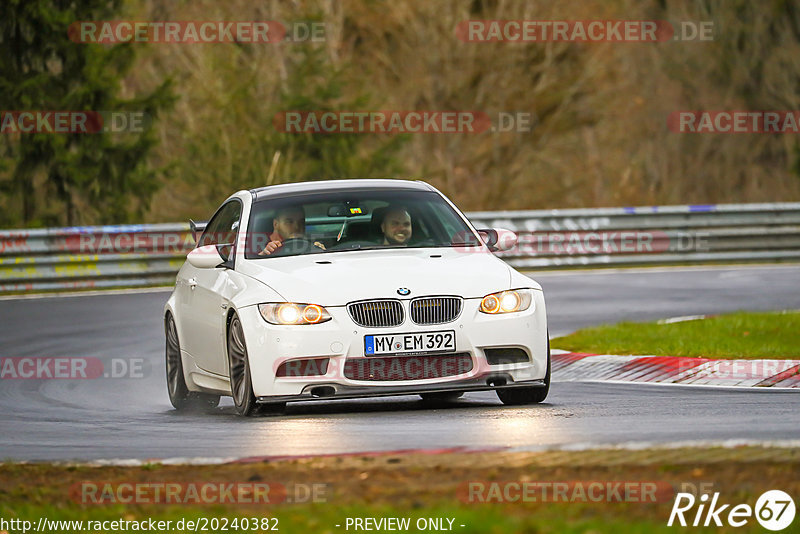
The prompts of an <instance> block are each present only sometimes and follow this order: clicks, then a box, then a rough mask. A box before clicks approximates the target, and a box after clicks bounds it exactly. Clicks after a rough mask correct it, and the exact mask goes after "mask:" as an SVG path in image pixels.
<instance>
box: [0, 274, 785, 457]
mask: <svg viewBox="0 0 800 534" xmlns="http://www.w3.org/2000/svg"><path fill="white" fill-rule="evenodd" d="M534 278H536V279H537V280H539V281H540V282H541V284H542V286H543V287H544V289H545V293H546V298H547V304H548V316H549V320H550V331H551V333H552V334H554V335H558V334H562V333H566V332H569V331H571V330H574V329H576V328H580V327H582V326H587V325H593V324H599V323H604V322H617V321H619V320H623V319H631V320H650V319H656V318H662V317H670V316H676V315H689V314H702V313H719V312H725V311H734V310H739V309H748V310H777V309H790V308H791V309H800V266H775V267H741V268H740V267H730V268H708V269H695V268H691V269H667V270H646V271H645V270H642V271H624V272H613V271H594V272H590V271H580V272H577V271H576V272H558V273H542V274H539V275H534ZM167 296H168V293H167V292H152V293H135V294H124V295H99V296H80V297H68V298H58V297H54V298H42V299H29V300H0V356H3V357H9V356H36V357H38V356H90V357H96V358H100V359H102V360H104V361H108V360H109V359H111V358H119V359H122V360H126V361H130V360H132V359H134V360H135V359H140V361H142V362H143V375H144V377H143V378H126V379H112V378H106V379H96V380H8V379H5V380H0V429H2V431H1V432H0V458H2V459H31V460H44V459H95V458H168V457H242V456H260V455H270V456H272V455H298V454H330V453H342V452H361V451H375V450H397V449H417V448H443V447H459V446H460V447H472V448H484V447H514V448H521V449H525V448H538V447H549V446H572V445H576V444H617V443H626V442H633V441H636V442H639V441H647V442H657V443H663V442H668V441H684V440H730V439H744V440H754V441H755V440H766V441H771V440H786V439H795V440H796V439H800V392H797V391H791V392H777V391H764V390H756V391H748V390H720V389H718V388H717V389H712V388H701V387H670V386H653V385H634V384H622V385H618V384H599V383H558V382H556V383H555V384H554V385H553V387H552V388H551V393H550V397H548V400H547V402H546V403H545V404H543V405H539V406H533V407H525V408H509V407H504V406H503V405H502V404H500V402H499V401H498V400H497V397H496V396H495V395H494V394H493V393H491V392H484V393H472V394H468V395H467V396H465V397H464V398H463V399H462V400H459V401H457V402H455V403H451V404H448V405H445V406H438V407H432V406H430V405H426V404H424V403H422V402H421V401H420V400H418V397H411V396H409V397H395V398H388V399H386V398H384V399H370V400H362V401H345V400H342V401H330V402H325V403H300V404H294V405H290V406H289V408H288V410H287V413H286V414H285V415H282V416H267V417H262V418H258V419H242V418H239V417H236V416H234V415H233V410H232V405H231V403H230V401H229V400H224V401H223V404H222V407H221V408H220V409H218V410H216V412H215V413H212V414H207V415H179V414H177V413H175V412H174V411H173V410H172V409H171V406H170V405H169V400H168V399H167V395H166V391H165V388H166V386H165V379H164V372H163V333H162V326H161V325H162V323H161V315H160V314H161V309H162V307H163V304H164V302H165V300H166V298H167ZM557 379H558V377H557V376H555V377H554V380H556V381H557Z"/></svg>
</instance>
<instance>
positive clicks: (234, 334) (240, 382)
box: [228, 315, 260, 417]
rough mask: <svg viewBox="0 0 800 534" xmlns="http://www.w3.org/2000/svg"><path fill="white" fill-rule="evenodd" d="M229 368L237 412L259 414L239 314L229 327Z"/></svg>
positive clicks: (249, 414)
mask: <svg viewBox="0 0 800 534" xmlns="http://www.w3.org/2000/svg"><path fill="white" fill-rule="evenodd" d="M228 369H229V376H230V380H231V397H233V404H234V405H235V406H236V412H237V413H238V414H239V415H241V416H244V417H252V416H254V415H258V414H259V412H260V410H259V406H258V404H257V403H256V396H255V395H254V394H253V381H252V378H251V377H250V360H249V358H248V357H247V345H246V344H245V341H244V331H243V330H242V322H241V321H240V320H239V316H238V315H234V316H233V317H232V318H231V322H230V326H229V327H228Z"/></svg>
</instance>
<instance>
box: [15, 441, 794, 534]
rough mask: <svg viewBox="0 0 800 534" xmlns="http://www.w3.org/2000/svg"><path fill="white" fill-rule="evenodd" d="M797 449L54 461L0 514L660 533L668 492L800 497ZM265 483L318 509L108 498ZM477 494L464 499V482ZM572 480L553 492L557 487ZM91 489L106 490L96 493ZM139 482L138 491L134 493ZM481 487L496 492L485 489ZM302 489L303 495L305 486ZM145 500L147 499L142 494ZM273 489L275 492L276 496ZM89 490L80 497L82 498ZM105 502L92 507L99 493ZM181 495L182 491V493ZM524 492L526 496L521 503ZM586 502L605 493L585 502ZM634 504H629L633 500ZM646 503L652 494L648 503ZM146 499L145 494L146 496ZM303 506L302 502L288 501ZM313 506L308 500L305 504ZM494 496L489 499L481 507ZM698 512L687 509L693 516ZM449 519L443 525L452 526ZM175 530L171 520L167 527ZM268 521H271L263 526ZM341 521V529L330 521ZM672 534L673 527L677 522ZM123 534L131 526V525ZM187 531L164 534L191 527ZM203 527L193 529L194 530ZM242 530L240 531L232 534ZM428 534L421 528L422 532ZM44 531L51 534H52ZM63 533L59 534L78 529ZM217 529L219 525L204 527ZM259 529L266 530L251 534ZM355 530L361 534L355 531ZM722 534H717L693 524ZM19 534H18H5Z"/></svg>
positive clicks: (283, 527)
mask: <svg viewBox="0 0 800 534" xmlns="http://www.w3.org/2000/svg"><path fill="white" fill-rule="evenodd" d="M798 475H800V450H798V449H788V448H762V447H738V448H682V449H663V450H634V451H632V450H597V451H580V452H565V451H553V452H539V453H504V452H493V453H466V454H448V455H420V454H384V455H377V456H353V457H323V458H309V459H300V460H289V461H277V462H258V463H249V464H226V465H217V466H165V465H150V466H145V467H85V466H71V467H70V466H61V465H52V464H27V465H25V464H4V465H0V482H2V483H0V518H2V519H4V520H6V521H8V520H9V519H12V518H16V519H24V520H29V521H32V522H33V523H34V524H36V523H37V522H38V519H39V518H40V517H45V518H47V519H49V520H56V519H60V520H83V521H86V520H115V519H127V520H143V519H148V518H152V519H154V520H162V521H166V520H171V521H173V522H177V521H179V520H180V519H184V520H186V519H194V520H198V519H200V518H206V520H210V519H211V518H225V519H227V520H228V521H232V520H233V519H234V518H264V517H269V518H276V519H277V527H278V529H277V530H278V531H279V532H288V533H294V532H298V533H299V532H315V533H319V534H324V533H337V532H354V531H355V529H354V528H353V526H350V528H347V518H348V517H349V518H366V517H370V518H376V519H380V518H389V517H394V518H408V519H409V521H410V525H411V528H408V530H407V531H408V532H417V531H419V530H420V529H418V528H417V526H416V524H417V521H418V520H420V519H430V518H433V519H438V520H440V521H441V525H442V526H443V527H448V528H441V529H439V530H452V531H455V532H463V533H479V532H480V533H503V534H507V533H509V532H537V533H590V532H593V533H605V532H614V533H618V532H621V533H648V534H651V533H661V532H664V533H667V532H675V528H676V527H674V526H673V527H668V526H667V520H668V518H669V514H670V511H671V509H672V505H673V501H674V496H675V492H676V491H686V490H691V489H692V488H703V489H704V491H705V492H706V493H712V492H720V500H721V502H724V503H734V504H739V503H745V504H749V505H750V506H754V505H755V502H756V500H757V498H758V497H759V496H760V495H761V494H762V493H763V492H764V491H767V490H770V489H781V490H783V491H785V492H787V493H789V495H794V496H795V498H796V496H798V495H800V476H798ZM254 482H259V483H265V484H269V485H270V487H271V488H273V489H274V488H275V487H277V486H278V485H282V486H284V487H285V488H286V489H287V495H289V496H290V497H291V496H292V495H297V494H298V491H297V488H308V487H311V486H314V485H317V486H318V487H324V488H325V490H324V491H322V492H319V493H317V495H318V496H320V495H324V498H323V499H317V500H318V502H308V501H309V499H306V500H305V502H294V503H287V502H283V503H274V502H271V503H268V504H265V503H263V502H262V503H259V504H244V503H241V502H238V503H229V502H226V503H218V502H216V503H215V502H208V503H203V504H198V503H197V502H190V503H182V504H175V503H171V504H165V503H152V502H129V503H120V502H113V501H114V500H115V499H116V498H117V497H115V496H118V495H119V494H120V490H121V488H123V484H131V485H133V484H137V483H138V484H140V485H147V484H150V485H156V484H159V483H173V484H175V483H179V484H182V486H181V487H182V488H187V487H188V485H189V484H196V485H200V484H203V483H213V484H218V483H254ZM476 482H477V483H480V484H483V486H480V488H481V489H479V490H477V491H472V492H470V491H471V490H470V488H471V487H472V488H473V490H474V488H475V487H474V486H470V485H469V484H470V483H476ZM626 482H627V483H631V484H634V485H637V484H638V485H639V487H641V484H643V483H647V484H655V485H656V486H657V487H658V488H659V490H658V491H656V492H654V493H649V494H648V497H645V496H644V495H645V494H643V493H637V492H636V491H634V492H633V493H628V494H627V495H628V496H626V493H625V491H622V492H621V493H620V494H619V496H621V497H622V498H621V499H618V498H616V496H615V495H614V492H613V491H609V492H606V491H601V492H600V493H599V494H598V493H594V494H591V493H589V492H588V491H585V492H584V491H581V492H578V491H577V489H578V488H584V489H585V488H587V487H588V484H589V483H601V485H602V487H604V488H607V487H609V486H608V484H612V485H613V484H616V483H626ZM523 483H529V484H536V483H539V484H551V486H550V490H551V493H549V495H550V498H549V499H545V501H546V502H542V496H543V495H544V493H543V492H542V491H533V492H531V493H528V494H525V493H523V492H522V491H521V490H520V489H519V488H520V487H521V486H520V484H523ZM564 483H567V484H569V488H570V489H569V490H568V491H566V493H563V494H561V495H560V496H558V497H556V494H555V491H554V488H555V484H564ZM87 484H89V485H91V486H90V487H91V488H94V487H97V488H103V487H105V485H108V488H111V489H108V490H102V491H100V492H99V493H98V492H97V491H94V490H91V491H89V492H87V491H86V487H87ZM140 487H141V486H140ZM490 488H497V491H495V492H492V491H491V490H490ZM299 493H303V492H302V491H301V492H299ZM148 494H149V495H151V496H152V495H153V493H152V492H149V493H148ZM273 494H274V492H273ZM87 495H88V496H89V498H88V499H87ZM103 495H105V496H106V497H109V498H110V500H111V501H112V502H106V503H104V504H96V503H92V502H91V499H92V498H95V497H98V496H103ZM181 495H182V496H183V497H186V496H187V495H188V493H184V492H182V493H181ZM524 495H527V497H524ZM592 495H593V496H594V497H597V495H601V496H602V498H601V499H600V500H597V501H593V500H592ZM631 495H632V496H633V497H630V496H631ZM650 495H652V496H653V497H652V498H650V497H649V496H650ZM151 500H152V498H151ZM297 500H303V499H296V498H295V501H297ZM310 500H313V499H310ZM481 501H491V502H481ZM696 508H697V507H695V508H694V509H692V515H691V517H690V516H688V515H687V518H689V519H690V521H691V519H692V518H693V517H694V516H693V514H694V512H696ZM448 520H452V523H450V522H449V521H448ZM173 524H174V523H173ZM270 525H274V522H273V523H270ZM337 525H338V526H337ZM678 528H680V527H678ZM129 530H130V529H129ZM189 530H193V529H184V530H177V529H175V528H172V529H171V530H169V531H170V532H181V531H189ZM198 530H199V531H202V529H198ZM228 530H229V531H233V532H243V531H244V530H243V529H241V528H237V529H235V530H234V529H231V528H228ZM430 530H434V529H430V528H428V531H430ZM721 530H722V531H727V532H734V531H735V532H755V531H762V530H763V529H761V527H760V525H759V524H758V522H757V521H756V520H755V519H754V518H751V519H750V520H749V522H748V523H747V525H746V526H745V527H744V528H739V529H735V528H732V527H724V528H722V529H721ZM51 531H52V530H51ZM75 531H78V530H77V529H75V528H62V529H60V530H59V532H75ZM208 531H211V532H222V531H224V529H223V528H222V527H221V525H217V527H216V528H213V529H211V528H209V530H208ZM247 531H250V532H259V531H264V532H266V531H267V530H266V529H262V528H258V529H253V528H252V527H251V528H250V529H249V530H247ZM362 531H363V530H362ZM692 531H698V532H712V531H713V532H719V531H720V529H719V528H706V529H703V528H692ZM10 532H16V530H10Z"/></svg>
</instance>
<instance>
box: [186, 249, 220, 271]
mask: <svg viewBox="0 0 800 534" xmlns="http://www.w3.org/2000/svg"><path fill="white" fill-rule="evenodd" d="M186 259H187V260H189V263H191V264H192V265H193V266H195V267H197V268H198V269H213V268H214V267H218V266H219V265H220V264H221V263H224V262H225V259H224V258H223V257H222V256H220V253H219V250H218V249H217V245H205V246H203V247H198V248H196V249H194V250H193V251H191V252H190V253H189V254H188V255H187V256H186Z"/></svg>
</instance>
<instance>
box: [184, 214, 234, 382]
mask: <svg viewBox="0 0 800 534" xmlns="http://www.w3.org/2000/svg"><path fill="white" fill-rule="evenodd" d="M241 215H242V205H241V202H239V201H238V200H232V201H230V202H228V203H227V204H225V205H223V206H222V207H221V208H220V209H219V210H217V213H216V214H214V217H212V218H211V220H210V221H209V223H208V225H207V226H206V230H205V231H204V232H203V235H202V237H201V238H200V240H199V241H198V247H200V246H204V245H230V247H227V248H226V249H223V250H228V251H229V255H230V258H233V257H234V248H233V247H234V244H235V243H236V236H237V234H238V230H239V220H240V218H241ZM186 267H187V268H186V273H185V276H184V277H183V279H182V280H178V283H182V284H184V285H185V287H184V291H183V293H184V295H185V298H183V299H181V300H180V304H179V305H180V307H181V310H180V315H181V317H182V320H183V323H184V324H183V328H182V329H181V330H182V332H181V336H182V337H181V344H182V345H183V346H184V347H185V350H186V351H187V352H188V353H189V354H191V356H192V357H193V358H194V360H195V363H196V364H197V366H198V367H200V368H201V369H203V370H205V371H209V372H211V373H214V374H218V375H223V376H227V374H228V362H227V359H226V357H225V355H226V350H225V343H226V336H225V327H226V325H225V322H226V318H227V313H228V302H227V299H225V298H224V297H223V293H224V291H225V288H226V287H227V285H228V283H229V273H230V269H229V267H227V266H218V267H215V268H213V269H198V268H197V267H193V266H192V265H190V264H188V263H187V264H186Z"/></svg>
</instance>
